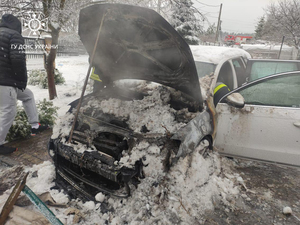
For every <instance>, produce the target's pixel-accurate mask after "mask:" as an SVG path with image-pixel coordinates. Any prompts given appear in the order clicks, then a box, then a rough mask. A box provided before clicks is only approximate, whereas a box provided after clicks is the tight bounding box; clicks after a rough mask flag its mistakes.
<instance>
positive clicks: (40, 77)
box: [28, 69, 65, 89]
mask: <svg viewBox="0 0 300 225" xmlns="http://www.w3.org/2000/svg"><path fill="white" fill-rule="evenodd" d="M54 82H55V84H64V83H65V78H64V77H63V76H62V73H61V72H59V70H58V69H55V70H54ZM28 84H29V85H34V86H39V87H40V88H43V89H46V88H48V78H47V72H46V71H45V70H31V71H30V72H29V74H28Z"/></svg>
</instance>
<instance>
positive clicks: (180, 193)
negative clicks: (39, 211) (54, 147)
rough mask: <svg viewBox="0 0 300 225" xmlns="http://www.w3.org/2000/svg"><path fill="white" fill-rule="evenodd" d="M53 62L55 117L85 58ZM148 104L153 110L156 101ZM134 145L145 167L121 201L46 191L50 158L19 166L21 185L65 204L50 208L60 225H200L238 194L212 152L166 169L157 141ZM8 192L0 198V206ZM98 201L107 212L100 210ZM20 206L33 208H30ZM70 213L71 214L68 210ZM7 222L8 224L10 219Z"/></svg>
mask: <svg viewBox="0 0 300 225" xmlns="http://www.w3.org/2000/svg"><path fill="white" fill-rule="evenodd" d="M27 65H28V70H31V69H38V68H43V64H42V60H37V59H34V60H28V63H27ZM56 65H57V68H58V69H59V71H60V72H62V74H63V76H64V78H65V80H66V84H64V85H57V86H56V88H57V93H58V98H56V99H55V100H53V103H54V105H55V106H58V107H59V108H60V109H59V111H58V114H59V117H61V116H64V115H65V113H66V111H67V110H68V108H69V107H68V106H67V104H68V103H70V102H71V101H73V100H75V99H77V98H79V96H80V94H81V89H82V85H83V83H84V79H85V76H86V73H87V70H88V56H73V57H58V58H57V60H56ZM28 88H30V89H31V90H32V91H33V92H34V94H35V98H36V101H39V100H42V99H44V98H46V99H48V90H46V89H40V88H38V87H35V86H30V85H29V86H28ZM153 103H154V104H153V107H156V110H158V111H159V110H160V108H159V105H158V106H157V105H156V104H155V102H153ZM107 107H108V106H107ZM151 107H152V106H151ZM161 115H162V114H160V113H156V114H153V116H152V117H151V120H152V122H153V124H152V125H153V126H155V124H157V126H160V127H161V123H162V119H161V118H162V117H161ZM153 129H154V128H153ZM135 149H136V151H139V154H142V153H143V154H145V153H147V161H146V164H148V166H147V167H145V168H144V172H145V175H146V178H145V179H143V180H142V181H141V183H140V184H139V185H138V188H137V189H133V191H132V197H129V198H127V199H118V198H114V197H109V196H107V195H105V194H103V193H99V194H98V195H97V196H96V199H97V200H98V202H82V201H81V200H79V199H76V200H69V199H68V196H67V195H65V194H64V193H63V192H62V191H58V190H50V188H51V187H53V186H54V182H53V180H54V177H55V168H54V165H53V164H52V162H50V161H46V162H44V163H43V164H40V165H34V166H32V167H30V168H25V170H26V171H29V172H30V174H29V176H28V178H27V186H28V187H29V188H31V189H32V190H33V191H34V192H35V193H36V194H42V193H45V192H50V194H51V196H52V197H53V198H54V200H55V201H56V203H58V204H65V205H67V208H55V207H50V209H51V210H52V211H53V212H54V214H55V215H56V216H57V218H59V219H60V220H61V221H62V222H63V223H64V224H201V223H203V222H204V219H203V215H204V214H205V213H206V212H207V210H213V209H214V207H215V205H216V204H223V205H226V206H227V207H228V210H230V209H231V202H233V201H234V199H235V198H236V197H237V195H238V194H239V184H243V179H242V178H241V177H240V176H239V174H235V173H232V172H231V170H230V169H229V166H228V165H227V161H226V159H222V158H220V157H219V155H218V154H217V153H215V152H210V153H209V155H208V156H207V157H205V158H204V157H203V156H202V154H201V148H200V149H197V150H196V151H194V152H193V153H192V154H191V155H190V156H187V157H185V158H181V159H180V160H179V161H178V162H177V163H176V164H175V165H174V166H172V167H171V169H170V171H169V172H164V170H163V165H162V159H161V155H160V152H161V149H160V148H159V147H158V146H157V145H155V144H149V143H147V142H146V141H143V142H141V143H139V145H137V146H136V147H135ZM11 191H12V189H10V190H7V191H6V192H5V193H4V194H3V195H2V196H0V209H1V208H2V207H3V205H4V203H5V201H6V199H7V198H8V196H9V194H10V193H11ZM101 205H103V206H104V205H105V208H109V209H110V210H107V211H102V210H101V208H103V207H101ZM23 209H24V210H25V209H26V210H33V211H35V209H34V207H33V206H27V207H26V208H25V207H24V208H23ZM70 211H72V212H75V214H74V213H70V214H68V212H70ZM17 217H18V216H15V219H16V221H22V224H29V223H27V222H26V221H25V219H24V217H21V218H20V217H19V218H17ZM78 218H79V219H78ZM7 224H13V221H11V223H10V222H8V223H7Z"/></svg>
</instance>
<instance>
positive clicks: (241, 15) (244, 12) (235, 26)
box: [193, 0, 277, 33]
mask: <svg viewBox="0 0 300 225" xmlns="http://www.w3.org/2000/svg"><path fill="white" fill-rule="evenodd" d="M193 2H194V6H195V7H196V8H197V9H198V10H199V11H200V12H201V13H203V14H205V16H206V18H207V19H208V20H209V22H210V23H211V24H213V23H215V24H216V25H217V21H218V16H219V11H220V5H221V3H222V4H223V6H222V12H221V21H222V25H221V28H222V31H227V32H231V33H254V30H255V26H256V25H257V22H258V21H259V19H260V18H261V17H262V16H263V15H264V13H265V12H264V8H266V6H268V5H270V4H271V3H276V2H277V1H276V0H193ZM206 24H207V23H206Z"/></svg>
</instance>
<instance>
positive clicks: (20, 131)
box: [6, 106, 31, 141]
mask: <svg viewBox="0 0 300 225" xmlns="http://www.w3.org/2000/svg"><path fill="white" fill-rule="evenodd" d="M30 134H31V126H30V124H29V123H28V119H27V116H26V113H25V111H24V109H23V108H22V107H21V106H17V115H16V117H15V120H14V122H13V125H12V126H11V127H10V129H9V132H8V134H7V136H6V140H7V141H12V140H15V139H18V138H22V137H27V136H29V135H30Z"/></svg>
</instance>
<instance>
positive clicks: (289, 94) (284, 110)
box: [214, 71, 300, 166]
mask: <svg viewBox="0 0 300 225" xmlns="http://www.w3.org/2000/svg"><path fill="white" fill-rule="evenodd" d="M233 93H235V95H240V98H241V99H244V107H243V108H236V107H234V106H231V105H234V102H231V103H225V102H226V100H225V99H226V98H227V96H232V94H233ZM227 96H224V97H223V99H221V100H220V103H218V104H217V106H216V113H217V126H216V136H215V140H214V146H215V147H216V148H217V149H218V150H219V151H220V152H221V153H224V154H226V155H229V156H238V157H246V158H251V159H257V160H264V161H269V162H277V163H282V164H288V165H296V166H300V71H294V72H285V73H281V74H275V75H269V76H265V77H263V78H260V79H257V80H254V81H252V82H249V83H247V84H246V85H244V86H242V87H239V88H237V89H235V90H233V91H232V92H230V93H229V94H228V95H227ZM230 104H231V105H230ZM238 105H239V106H240V105H241V103H240V102H239V103H238Z"/></svg>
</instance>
